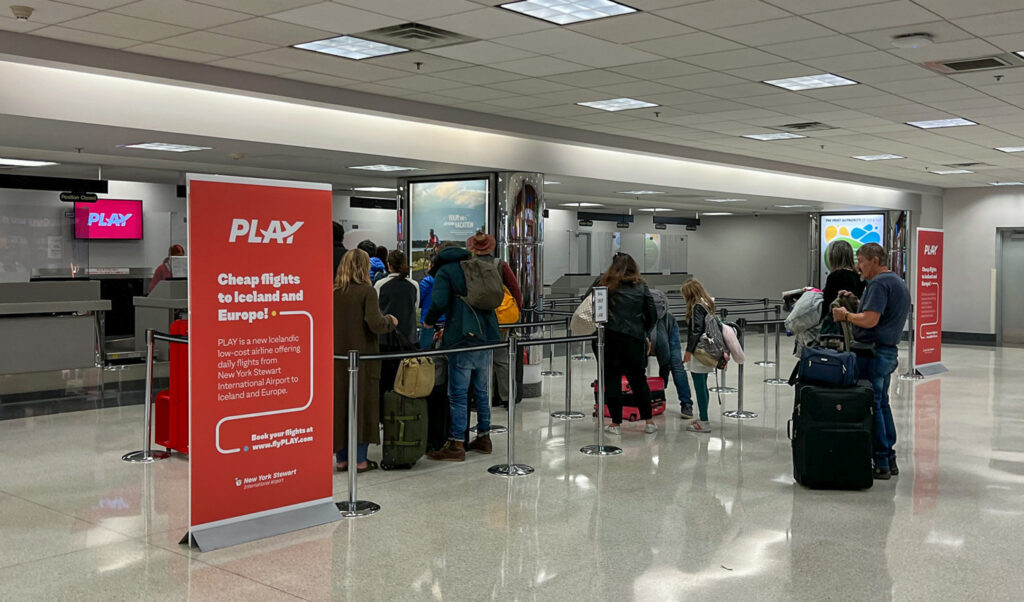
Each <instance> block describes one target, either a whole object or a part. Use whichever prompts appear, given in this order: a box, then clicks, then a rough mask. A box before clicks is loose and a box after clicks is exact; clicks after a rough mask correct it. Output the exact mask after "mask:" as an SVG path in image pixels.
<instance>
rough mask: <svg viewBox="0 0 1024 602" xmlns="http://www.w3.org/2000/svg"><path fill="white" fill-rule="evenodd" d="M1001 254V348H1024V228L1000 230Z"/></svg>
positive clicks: (999, 268)
mask: <svg viewBox="0 0 1024 602" xmlns="http://www.w3.org/2000/svg"><path fill="white" fill-rule="evenodd" d="M999 243H1000V244H999V251H1000V252H999V253H998V256H997V257H996V262H997V263H996V270H998V272H997V277H998V278H997V284H996V287H997V288H996V296H997V299H998V303H999V307H998V309H997V312H998V313H997V316H998V320H999V322H998V324H997V332H996V334H997V337H998V339H999V341H998V342H999V344H1000V345H1006V346H1010V347H1024V312H1021V311H1020V300H1021V299H1024V278H1021V277H1020V275H1021V274H1024V228H1021V229H1010V228H1006V229H1003V228H1000V237H999Z"/></svg>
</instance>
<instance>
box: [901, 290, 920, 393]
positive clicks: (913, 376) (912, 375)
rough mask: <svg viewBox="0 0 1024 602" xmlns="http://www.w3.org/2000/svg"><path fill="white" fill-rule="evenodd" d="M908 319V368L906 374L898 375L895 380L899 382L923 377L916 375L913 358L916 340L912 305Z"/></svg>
mask: <svg viewBox="0 0 1024 602" xmlns="http://www.w3.org/2000/svg"><path fill="white" fill-rule="evenodd" d="M908 319H909V320H910V340H909V343H910V346H909V347H908V348H907V363H908V364H909V366H908V367H907V371H906V372H904V373H903V374H900V375H899V376H897V377H896V378H898V379H899V380H921V379H922V378H924V377H923V376H921V375H920V374H918V373H917V366H916V359H917V358H915V357H914V341H915V339H917V317H916V316H915V315H914V304H913V303H911V304H910V315H909V316H908Z"/></svg>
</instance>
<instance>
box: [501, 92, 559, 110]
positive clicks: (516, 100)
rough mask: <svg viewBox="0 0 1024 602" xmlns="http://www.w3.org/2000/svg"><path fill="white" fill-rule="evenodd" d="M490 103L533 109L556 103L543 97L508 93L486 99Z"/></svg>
mask: <svg viewBox="0 0 1024 602" xmlns="http://www.w3.org/2000/svg"><path fill="white" fill-rule="evenodd" d="M487 102H488V103H490V104H493V105H497V106H499V107H506V108H509V109H535V108H537V107H547V106H551V105H554V104H561V103H556V102H553V101H550V100H547V99H544V98H536V97H533V96H516V95H514V94H509V95H506V96H503V97H501V98H495V99H493V100H489V101H487Z"/></svg>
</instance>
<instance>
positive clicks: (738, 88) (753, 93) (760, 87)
mask: <svg viewBox="0 0 1024 602" xmlns="http://www.w3.org/2000/svg"><path fill="white" fill-rule="evenodd" d="M764 91H765V88H764V84H760V83H758V84H755V83H746V84H736V85H734V86H721V87H718V88H704V92H705V93H706V94H709V95H711V96H714V97H716V98H728V99H731V100H737V101H740V102H744V101H745V100H746V99H749V98H752V97H754V98H756V97H758V96H760V95H762V94H764ZM752 104H756V103H752Z"/></svg>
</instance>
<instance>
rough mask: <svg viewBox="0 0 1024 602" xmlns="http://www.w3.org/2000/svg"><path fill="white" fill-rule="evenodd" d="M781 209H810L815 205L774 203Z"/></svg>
mask: <svg viewBox="0 0 1024 602" xmlns="http://www.w3.org/2000/svg"><path fill="white" fill-rule="evenodd" d="M774 206H775V207H778V208H779V209H810V208H811V207H813V205H774Z"/></svg>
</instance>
